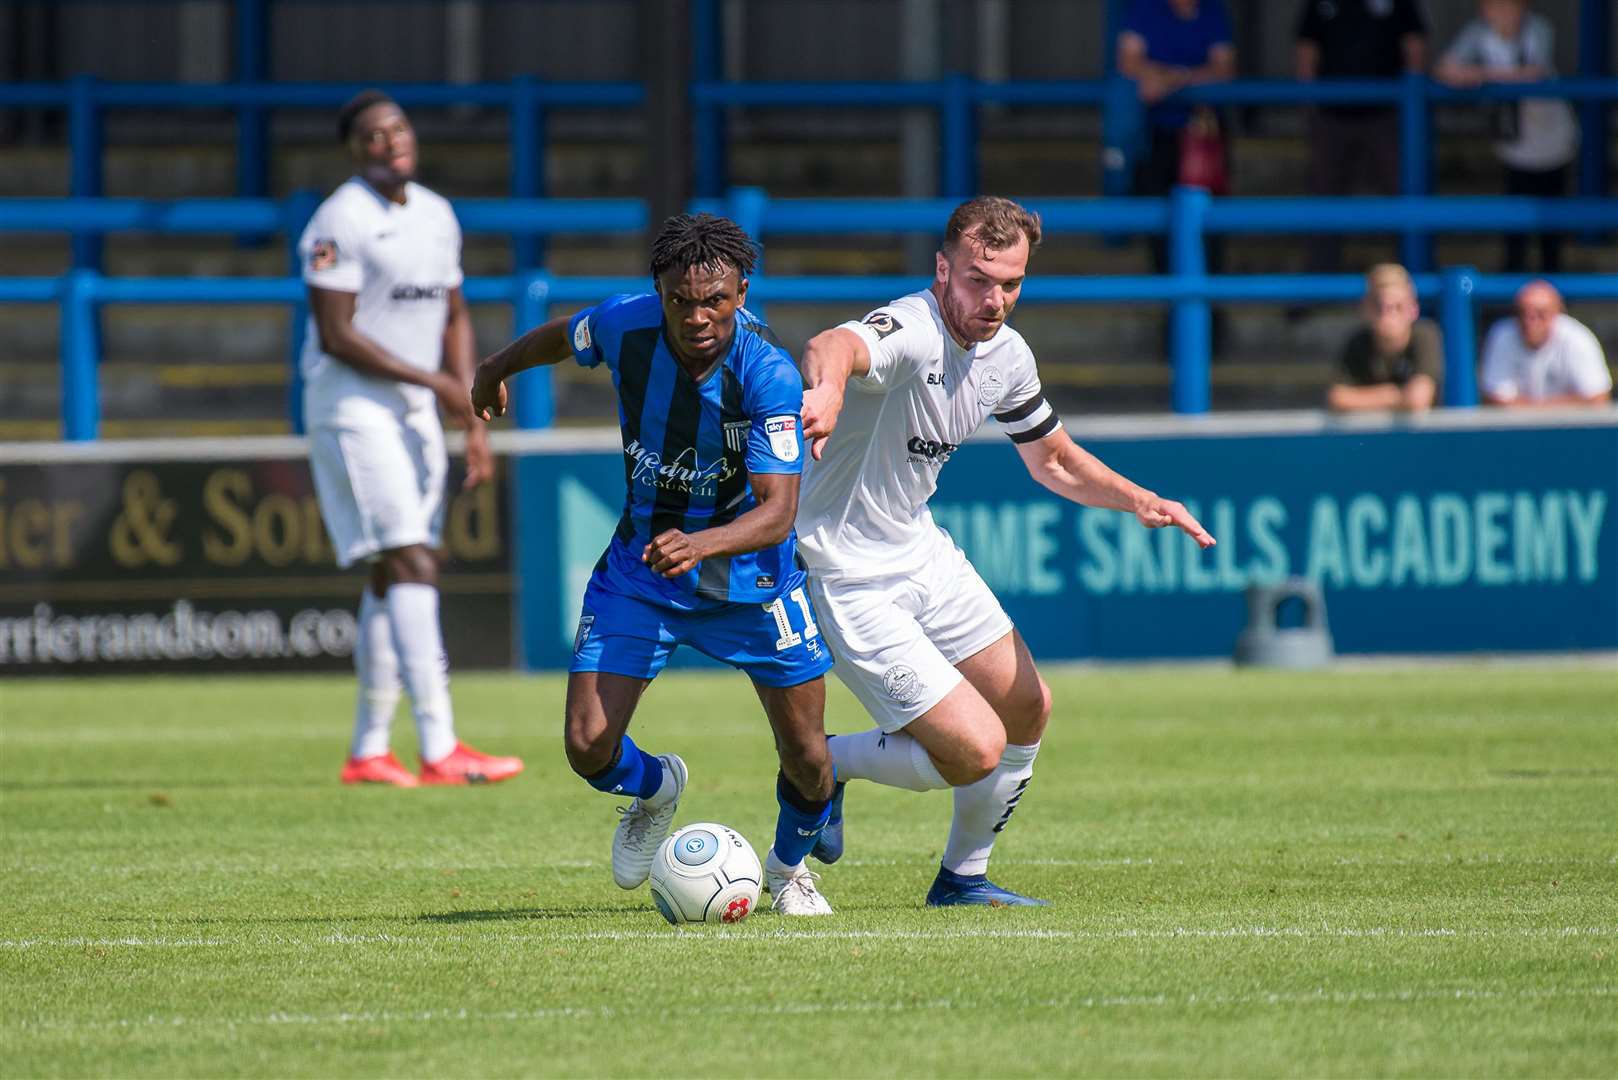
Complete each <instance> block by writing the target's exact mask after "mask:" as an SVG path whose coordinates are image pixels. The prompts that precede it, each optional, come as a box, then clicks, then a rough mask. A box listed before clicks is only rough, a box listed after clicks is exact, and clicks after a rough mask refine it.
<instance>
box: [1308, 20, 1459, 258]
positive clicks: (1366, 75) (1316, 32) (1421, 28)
mask: <svg viewBox="0 0 1618 1080" xmlns="http://www.w3.org/2000/svg"><path fill="white" fill-rule="evenodd" d="M1295 56H1296V67H1297V75H1298V79H1299V80H1300V81H1302V82H1314V81H1315V80H1316V79H1395V78H1398V77H1399V76H1400V75H1402V74H1404V73H1405V72H1421V71H1425V70H1426V69H1427V20H1426V19H1425V18H1424V17H1423V16H1422V12H1421V7H1420V5H1419V4H1418V3H1417V0H1304V5H1303V13H1302V15H1301V16H1300V17H1299V19H1298V44H1297V49H1296V53H1295ZM1361 192H1363V193H1366V194H1371V195H1397V194H1398V193H1399V110H1398V109H1396V108H1395V107H1393V106H1392V105H1321V106H1319V107H1318V108H1316V109H1314V110H1312V111H1311V116H1310V124H1309V193H1310V194H1311V195H1352V194H1356V193H1361ZM1309 255H1310V258H1309V269H1310V271H1311V272H1313V273H1317V274H1326V273H1336V272H1337V269H1338V266H1339V264H1340V262H1341V255H1342V241H1341V240H1340V239H1339V238H1337V237H1335V236H1322V237H1319V238H1317V239H1315V240H1313V241H1312V242H1311V243H1310V245H1309Z"/></svg>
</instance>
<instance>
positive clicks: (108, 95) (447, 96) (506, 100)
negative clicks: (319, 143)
mask: <svg viewBox="0 0 1618 1080" xmlns="http://www.w3.org/2000/svg"><path fill="white" fill-rule="evenodd" d="M372 85H375V86H377V87H378V88H380V89H382V90H384V91H385V92H386V93H388V94H389V95H391V96H392V97H393V98H394V100H396V101H398V102H399V104H401V105H403V106H405V107H407V108H409V107H413V106H418V105H419V106H434V105H439V106H442V105H486V106H493V107H499V108H505V109H506V110H508V115H509V121H508V123H509V132H510V134H509V138H510V141H511V165H510V174H509V190H510V193H511V195H512V197H514V198H528V199H531V198H537V197H539V196H540V195H542V194H544V190H543V189H544V176H545V138H544V132H543V123H544V114H545V110H546V109H549V108H563V107H577V108H638V107H639V106H640V104H641V103H642V101H643V100H644V98H645V93H646V91H645V88H644V87H643V86H641V84H639V83H631V82H545V81H541V80H539V79H536V78H533V77H532V76H528V75H521V76H518V77H517V78H514V79H512V80H510V81H509V82H503V83H464V84H450V83H381V84H365V83H284V82H247V81H240V82H233V83H141V82H106V81H102V80H99V79H96V78H94V77H92V76H88V75H81V76H78V77H77V78H74V79H72V80H71V81H69V82H65V83H31V82H17V83H8V84H0V107H54V108H63V109H66V110H67V113H68V140H69V144H70V147H71V152H72V165H71V173H70V190H71V192H72V194H74V195H77V196H81V197H94V196H98V195H100V194H101V191H102V164H101V158H102V146H103V138H102V114H103V113H104V112H105V111H106V110H108V109H120V108H122V109H137V108H145V109H159V108H161V109H217V108H227V109H233V110H235V111H236V114H237V121H238V132H237V153H236V170H237V176H236V191H237V194H238V195H241V196H247V197H254V196H262V195H264V194H265V193H266V191H267V182H266V174H267V171H268V160H269V156H268V150H267V145H266V138H267V133H268V125H267V122H266V114H267V111H268V110H271V109H284V108H326V109H335V108H337V107H338V106H340V105H341V104H342V103H343V102H345V101H347V100H348V99H349V98H351V97H353V96H354V95H355V94H357V93H359V92H360V91H361V90H364V89H367V88H368V87H370V86H372ZM100 244H101V240H100V237H99V236H96V235H94V234H91V233H81V234H78V235H76V236H75V237H74V239H73V253H74V265H75V266H77V267H79V268H81V269H82V268H94V267H97V266H99V265H100ZM537 253H538V247H537V245H536V242H535V239H534V237H533V236H524V237H519V239H518V265H520V266H533V265H536V264H537V262H538V254H537Z"/></svg>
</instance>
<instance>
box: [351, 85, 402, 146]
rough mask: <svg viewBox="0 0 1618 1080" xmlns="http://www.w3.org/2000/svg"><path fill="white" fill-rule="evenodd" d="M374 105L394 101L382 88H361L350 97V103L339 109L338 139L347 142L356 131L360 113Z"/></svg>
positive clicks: (391, 103) (395, 103)
mask: <svg viewBox="0 0 1618 1080" xmlns="http://www.w3.org/2000/svg"><path fill="white" fill-rule="evenodd" d="M372 105H394V106H397V105H398V102H396V101H394V100H393V99H392V98H390V97H389V96H388V95H386V94H384V93H383V92H382V91H380V90H361V91H360V92H359V93H357V94H355V95H354V96H353V97H351V98H349V99H348V103H347V104H345V105H344V106H343V107H342V108H341V109H338V110H337V141H338V142H341V143H346V142H347V141H348V137H349V136H350V135H352V134H353V133H354V122H355V121H356V120H358V119H359V118H360V113H362V112H364V111H365V110H366V109H369V108H370V107H371V106H372Z"/></svg>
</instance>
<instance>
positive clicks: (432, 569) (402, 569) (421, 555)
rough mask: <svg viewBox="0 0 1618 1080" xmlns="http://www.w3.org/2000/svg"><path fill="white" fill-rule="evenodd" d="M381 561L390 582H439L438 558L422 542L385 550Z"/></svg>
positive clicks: (427, 583) (430, 583) (422, 583)
mask: <svg viewBox="0 0 1618 1080" xmlns="http://www.w3.org/2000/svg"><path fill="white" fill-rule="evenodd" d="M381 563H382V569H383V573H384V574H385V575H386V577H387V580H388V583H389V584H400V583H409V584H417V585H437V584H438V560H437V559H436V558H434V556H433V553H432V552H431V551H429V550H428V549H427V548H426V547H425V546H423V545H421V544H412V545H410V546H409V547H402V548H393V549H392V550H390V551H384V552H383V553H382V559H381Z"/></svg>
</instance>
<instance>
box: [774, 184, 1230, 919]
mask: <svg viewBox="0 0 1618 1080" xmlns="http://www.w3.org/2000/svg"><path fill="white" fill-rule="evenodd" d="M1039 241H1040V224H1039V218H1038V216H1037V215H1034V214H1031V213H1029V212H1028V211H1027V210H1025V209H1024V208H1023V207H1021V206H1019V205H1017V204H1016V203H1014V202H1012V201H1011V200H1009V199H1002V198H994V197H983V198H978V199H973V200H972V201H970V202H967V203H965V204H963V205H961V206H960V207H958V208H957V209H956V210H955V212H954V213H953V214H952V215H951V216H950V219H949V224H948V227H947V228H946V230H945V233H944V242H943V247H942V250H940V251H939V253H938V256H937V261H936V269H935V276H934V278H933V282H932V285H931V286H930V287H929V288H928V289H927V290H925V291H923V292H918V293H913V294H911V295H910V296H905V297H901V298H900V299H898V300H895V301H894V302H893V303H891V304H888V305H886V306H884V307H881V308H878V309H877V310H876V311H873V312H871V314H869V315H867V316H866V317H865V319H864V320H863V321H862V322H848V323H844V324H842V325H841V326H838V327H835V328H833V329H831V330H827V331H825V332H823V333H821V334H819V335H817V336H816V337H815V338H814V339H813V340H812V341H810V342H809V345H808V347H807V348H806V349H805V351H804V354H803V358H802V362H801V365H800V366H801V367H802V369H803V374H804V377H805V380H806V382H807V384H808V389H806V390H805V391H804V395H803V421H804V435H805V437H806V438H808V439H810V440H812V445H811V453H812V455H813V457H814V458H815V459H816V462H815V464H814V465H813V466H812V467H811V468H810V469H809V472H808V475H807V478H806V479H805V481H804V487H803V497H802V500H801V501H800V503H799V506H798V546H799V551H800V553H801V556H802V558H803V560H804V562H805V563H806V564H807V566H808V570H809V581H810V593H811V596H812V598H813V600H814V605H815V611H816V612H817V613H818V614H819V616H820V628H821V631H822V632H823V633H824V634H825V636H826V639H827V641H828V642H829V643H830V645H831V647H832V654H833V655H834V656H836V657H837V665H836V667H835V668H833V670H834V671H835V672H836V674H837V676H838V677H839V678H841V679H842V680H843V682H844V683H846V684H847V685H848V688H849V689H850V690H852V691H853V692H854V695H855V697H857V698H859V700H860V703H861V704H862V705H864V706H865V708H866V710H867V711H868V712H869V713H870V714H871V716H872V718H873V719H874V720H875V721H876V724H877V726H876V727H875V728H873V729H871V730H869V731H865V732H861V733H859V734H855V735H836V736H832V737H831V739H830V745H831V755H832V761H833V763H834V765H835V766H836V770H837V776H838V779H839V780H840V781H847V780H873V781H876V782H877V783H881V784H887V785H890V786H892V787H900V788H909V789H911V790H915V791H924V790H927V789H930V788H943V787H954V788H955V815H954V820H953V823H952V825H951V827H950V834H949V841H948V844H947V846H946V847H945V849H944V857H943V865H942V866H941V867H940V869H939V872H938V877H937V879H936V880H935V881H934V882H933V886H932V888H931V889H930V890H929V891H928V893H927V903H928V904H929V905H933V906H947V905H956V904H990V903H995V904H1039V903H1043V901H1039V900H1033V899H1030V898H1029V897H1026V896H1021V895H1019V894H1017V893H1015V892H1011V891H1009V890H1007V889H1002V888H1000V887H999V886H997V885H995V884H994V883H993V882H991V881H990V880H989V879H988V876H987V871H988V863H989V852H990V849H991V848H992V847H993V846H994V840H995V837H996V835H997V834H998V833H999V832H1000V830H1001V829H1002V828H1004V826H1005V825H1006V823H1007V821H1008V820H1009V819H1010V817H1011V813H1012V811H1013V810H1014V809H1015V808H1016V806H1017V803H1018V800H1020V799H1021V798H1022V795H1023V792H1024V790H1025V789H1026V788H1027V786H1028V781H1029V779H1030V777H1031V776H1032V775H1033V771H1034V757H1035V755H1036V754H1037V753H1038V752H1039V744H1040V739H1041V737H1042V736H1043V734H1044V731H1045V722H1046V719H1047V718H1048V717H1049V716H1050V711H1051V696H1050V689H1049V687H1047V686H1046V685H1045V681H1044V680H1043V679H1042V678H1040V676H1039V672H1038V671H1037V670H1035V667H1034V661H1033V658H1032V657H1031V656H1030V655H1029V652H1028V646H1027V645H1026V644H1025V643H1024V642H1023V640H1022V637H1021V635H1019V634H1018V633H1017V631H1016V630H1015V629H1014V628H1013V627H1012V624H1011V620H1010V619H1009V618H1008V617H1007V616H1006V613H1005V612H1004V611H1003V610H1001V607H1000V604H999V602H998V601H997V600H996V599H995V597H994V594H993V593H992V592H990V590H989V587H988V585H986V584H985V583H984V581H983V579H982V578H981V577H979V576H978V573H977V571H976V570H974V569H973V567H972V564H971V563H970V562H968V561H967V559H966V556H965V555H964V554H962V552H961V551H960V549H959V548H957V547H956V546H955V544H954V543H953V542H952V541H951V540H950V537H949V535H948V534H947V533H945V532H944V531H943V530H942V529H940V528H939V527H938V526H937V525H935V524H934V523H933V519H932V514H931V513H930V512H929V511H928V508H927V500H928V499H929V498H931V497H932V494H933V492H934V491H935V490H936V489H937V486H938V473H939V470H940V469H941V468H943V466H944V463H945V462H946V461H948V460H949V457H950V455H951V454H953V453H954V452H955V450H956V448H957V447H959V446H960V444H961V443H964V442H965V441H966V439H967V437H968V436H970V435H971V434H972V433H973V432H974V431H976V430H977V429H978V428H979V427H980V426H982V424H983V422H984V421H985V420H987V419H988V418H989V417H990V416H993V417H994V418H995V420H997V421H998V422H999V423H1000V426H1001V427H1002V428H1003V429H1004V430H1005V432H1006V434H1007V435H1009V436H1010V437H1011V440H1012V442H1014V443H1015V444H1016V446H1017V451H1018V453H1019V454H1021V455H1022V459H1023V463H1024V464H1025V465H1026V466H1027V468H1028V471H1029V473H1030V474H1031V475H1032V476H1033V477H1034V479H1035V480H1037V481H1038V482H1039V483H1041V484H1043V485H1044V486H1045V487H1047V488H1049V489H1050V490H1051V491H1053V492H1055V493H1056V494H1057V495H1060V496H1061V497H1063V498H1065V499H1071V500H1073V501H1074V502H1078V503H1083V504H1084V505H1086V506H1099V507H1107V508H1110V509H1114V510H1121V511H1124V512H1126V513H1132V514H1134V515H1135V516H1136V518H1138V519H1139V521H1140V523H1141V524H1142V525H1144V526H1146V527H1147V528H1161V527H1163V526H1175V527H1178V528H1180V529H1183V530H1184V531H1185V532H1187V533H1189V534H1190V535H1191V536H1192V537H1193V538H1194V539H1195V540H1196V541H1197V543H1198V544H1200V545H1201V546H1202V547H1204V548H1206V547H1211V546H1212V545H1213V543H1214V539H1213V537H1212V536H1210V535H1208V532H1207V531H1206V530H1205V529H1203V527H1202V526H1201V525H1200V524H1199V523H1198V522H1197V520H1196V519H1195V518H1194V517H1192V516H1191V514H1190V513H1188V512H1187V511H1186V508H1185V507H1184V506H1182V505H1180V504H1179V503H1178V502H1174V501H1173V500H1170V499H1164V498H1161V497H1160V496H1158V495H1156V494H1154V493H1153V492H1151V491H1148V490H1146V489H1145V488H1142V487H1140V486H1138V485H1136V484H1133V483H1131V482H1130V481H1129V480H1127V479H1125V478H1124V477H1122V476H1120V475H1118V474H1117V473H1115V472H1113V471H1112V470H1111V469H1109V468H1107V467H1106V466H1105V465H1103V464H1102V463H1101V462H1100V461H1098V460H1097V459H1096V458H1095V457H1093V456H1092V455H1091V454H1089V453H1087V452H1086V451H1084V450H1082V449H1080V448H1079V447H1078V446H1077V445H1075V444H1074V442H1073V440H1072V439H1071V438H1069V437H1068V434H1067V432H1066V431H1064V430H1063V429H1062V425H1061V422H1060V421H1059V420H1058V419H1057V417H1056V414H1055V413H1054V412H1053V411H1052V409H1051V406H1050V404H1049V403H1048V402H1047V401H1046V400H1045V397H1044V394H1043V393H1042V392H1041V390H1040V382H1039V374H1038V372H1037V371H1036V370H1035V367H1034V355H1033V353H1032V352H1031V351H1030V350H1029V348H1028V346H1027V344H1026V343H1025V342H1024V341H1023V339H1022V336H1021V335H1019V334H1018V333H1017V332H1016V331H1015V330H1013V329H1011V327H1009V326H1007V325H1006V319H1007V318H1008V317H1009V316H1010V314H1011V310H1012V308H1013V307H1014V306H1015V305H1016V303H1017V297H1018V295H1019V293H1020V291H1021V289H1022V283H1023V278H1024V276H1025V274H1026V273H1027V268H1028V258H1029V256H1030V254H1031V253H1032V252H1033V250H1034V248H1036V247H1037V246H1038V245H1039ZM842 796H843V788H842V786H841V784H839V786H838V788H837V793H836V796H835V802H834V808H833V820H832V822H831V823H829V824H828V825H827V827H826V829H825V830H823V831H822V833H821V837H820V840H819V842H818V843H817V844H816V847H815V850H814V854H815V856H816V857H817V858H820V859H821V860H822V861H824V862H832V861H835V860H836V859H837V858H838V857H839V856H840V855H841V854H842V848H843V829H842Z"/></svg>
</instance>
